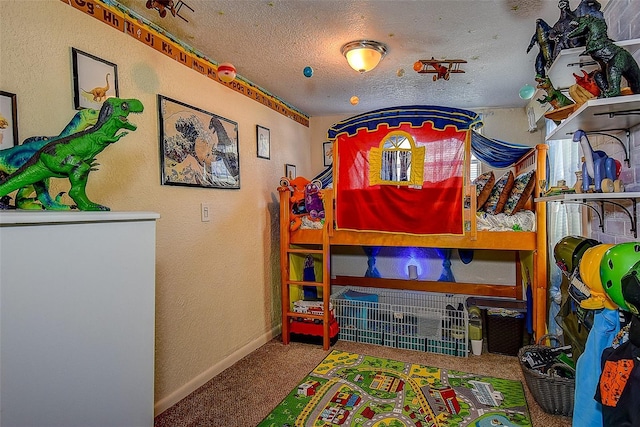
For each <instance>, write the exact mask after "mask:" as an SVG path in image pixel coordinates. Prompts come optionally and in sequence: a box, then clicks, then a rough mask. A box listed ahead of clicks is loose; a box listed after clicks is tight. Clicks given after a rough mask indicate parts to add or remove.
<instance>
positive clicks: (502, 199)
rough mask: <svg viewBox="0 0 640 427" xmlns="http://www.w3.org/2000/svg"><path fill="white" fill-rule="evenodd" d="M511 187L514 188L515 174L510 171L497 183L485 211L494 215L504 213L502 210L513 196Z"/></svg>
mask: <svg viewBox="0 0 640 427" xmlns="http://www.w3.org/2000/svg"><path fill="white" fill-rule="evenodd" d="M511 187H513V172H511V171H508V172H507V173H505V174H504V175H502V176H501V177H500V179H498V180H497V181H496V183H495V185H494V186H493V189H492V190H491V194H490V195H489V199H488V200H487V203H486V205H485V206H484V210H485V211H486V212H487V213H490V214H493V215H495V214H499V213H500V212H502V208H503V207H504V204H505V203H506V202H507V199H508V198H509V194H511Z"/></svg>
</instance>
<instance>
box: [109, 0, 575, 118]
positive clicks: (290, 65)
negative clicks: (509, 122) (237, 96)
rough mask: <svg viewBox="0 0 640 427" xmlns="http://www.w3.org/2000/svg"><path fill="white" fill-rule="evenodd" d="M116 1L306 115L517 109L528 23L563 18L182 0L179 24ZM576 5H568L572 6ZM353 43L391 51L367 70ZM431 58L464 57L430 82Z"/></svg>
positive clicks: (503, 10)
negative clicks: (354, 65)
mask: <svg viewBox="0 0 640 427" xmlns="http://www.w3.org/2000/svg"><path fill="white" fill-rule="evenodd" d="M118 2H119V3H120V4H122V5H124V6H126V7H127V8H129V9H131V10H132V11H134V12H136V13H138V14H139V15H141V16H142V17H144V18H146V19H148V20H150V21H151V22H153V23H154V24H156V25H158V26H159V27H161V28H163V29H164V30H165V31H167V32H168V33H170V34H172V35H174V36H175V37H177V38H178V39H180V40H181V41H183V42H184V43H186V44H188V45H190V46H191V47H193V48H195V49H197V50H199V51H200V52H202V53H203V54H205V55H206V56H207V57H208V58H209V59H210V60H212V61H214V62H216V63H222V62H231V63H232V64H233V65H234V66H235V67H236V69H237V71H238V74H240V75H241V76H242V77H243V78H245V79H247V80H249V81H251V82H252V83H254V84H256V85H257V86H260V87H262V88H263V89H265V90H267V91H268V92H270V93H271V94H273V95H275V96H277V97H278V98H280V99H282V100H283V101H285V102H287V103H288V104H290V105H292V106H293V107H295V108H297V109H298V110H300V111H302V112H303V113H305V114H307V115H309V116H322V115H334V114H340V115H344V114H358V113H361V112H365V111H370V110H374V109H378V108H383V107H391V106H395V105H410V104H433V105H442V106H449V107H458V108H466V109H472V110H473V109H478V108H486V107H493V108H500V107H502V108H510V107H524V106H525V105H526V101H524V100H522V99H520V98H519V97H518V90H519V89H520V87H521V86H522V85H524V84H525V83H528V84H531V85H533V84H534V81H533V78H534V75H535V71H534V62H535V57H536V55H537V53H538V48H537V46H535V47H534V48H533V49H532V50H531V52H530V53H529V54H527V53H526V50H527V46H528V45H529V42H530V40H531V37H532V36H533V33H534V30H535V20H536V19H537V18H543V19H544V20H545V21H547V23H549V24H550V25H553V24H554V23H555V22H556V21H557V20H558V18H559V16H560V12H559V9H558V1H557V0H444V1H435V0H415V1H408V0H375V1H349V0H340V1H334V0H315V1H314V0H268V1H264V0H252V1H249V0H185V4H186V5H188V6H189V7H191V8H192V9H193V10H194V11H193V12H192V11H191V10H189V9H188V8H187V7H186V6H184V5H183V6H182V7H181V9H180V11H179V15H181V16H182V17H183V18H184V19H186V21H188V22H186V21H185V20H184V19H181V18H180V16H175V17H174V16H172V15H171V13H168V14H167V15H166V17H164V18H161V17H160V16H159V14H158V12H157V11H155V10H153V9H147V8H146V1H145V0H119V1H118ZM176 3H177V0H176ZM578 3H579V1H578V0H571V8H572V9H575V7H576V6H577V5H578ZM357 39H370V40H377V41H380V42H383V43H385V44H386V45H387V46H388V54H387V56H386V57H385V58H384V59H383V60H382V62H381V63H380V65H379V66H378V67H377V68H375V69H374V70H373V71H370V72H368V73H365V74H359V73H357V72H356V71H354V70H352V69H351V68H350V67H349V66H348V64H347V62H346V60H345V58H344V57H343V56H342V55H341V53H340V48H341V46H342V45H343V44H344V43H346V42H348V41H351V40H357ZM431 57H434V58H436V59H445V58H448V59H464V60H467V61H468V63H467V64H462V66H461V69H463V70H464V71H465V73H464V74H452V75H451V78H450V79H449V80H448V81H445V80H438V81H436V82H434V81H433V80H432V78H433V74H418V73H416V72H415V71H414V70H413V64H414V63H415V62H416V61H417V60H419V59H429V58H431ZM307 66H310V67H312V68H313V70H314V72H313V76H312V77H310V78H307V77H305V76H304V74H303V70H304V68H305V67H307ZM399 70H404V75H402V72H401V71H399ZM353 95H356V96H358V97H359V99H360V102H359V104H358V105H356V106H353V105H351V104H350V102H349V99H350V98H351V97H352V96H353Z"/></svg>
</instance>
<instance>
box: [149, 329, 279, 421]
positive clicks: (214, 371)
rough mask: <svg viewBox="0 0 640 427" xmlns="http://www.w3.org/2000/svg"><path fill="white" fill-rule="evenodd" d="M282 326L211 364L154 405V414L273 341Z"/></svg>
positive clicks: (158, 413) (156, 414) (164, 409)
mask: <svg viewBox="0 0 640 427" xmlns="http://www.w3.org/2000/svg"><path fill="white" fill-rule="evenodd" d="M280 331H281V327H280V325H278V326H276V327H275V328H273V329H271V330H270V331H269V332H266V333H265V334H263V335H262V336H260V337H258V338H256V339H255V340H253V341H251V342H250V343H248V344H247V345H245V346H244V347H242V348H240V349H238V350H236V351H234V352H233V353H231V354H230V355H229V356H227V357H225V358H224V359H222V360H221V361H220V362H218V363H216V364H215V365H213V366H211V367H210V368H209V369H207V370H206V371H204V372H203V373H201V374H200V375H198V376H197V377H195V378H193V379H192V380H191V381H189V382H187V383H186V384H185V385H183V386H182V387H180V388H179V389H177V390H176V391H174V392H173V393H171V394H169V395H168V396H167V397H165V398H163V399H160V400H159V401H157V402H156V403H155V405H154V408H153V410H154V414H155V415H154V416H158V415H160V414H161V413H163V412H164V411H166V410H167V409H169V408H170V407H172V406H173V405H175V404H176V403H178V402H179V401H181V400H182V399H184V398H185V397H187V396H188V395H190V394H191V393H193V392H194V391H195V390H197V389H198V388H199V387H201V386H203V385H204V384H206V383H207V381H209V380H211V379H212V378H213V377H215V376H216V375H218V374H219V373H220V372H222V371H224V370H225V369H227V368H228V367H230V366H232V365H233V364H234V363H236V362H237V361H239V360H240V359H242V358H243V357H245V356H247V355H249V354H250V353H252V352H253V351H255V350H257V349H258V348H260V347H262V346H263V345H264V344H266V343H267V342H269V341H271V340H272V339H273V338H274V337H276V336H278V335H279V334H280Z"/></svg>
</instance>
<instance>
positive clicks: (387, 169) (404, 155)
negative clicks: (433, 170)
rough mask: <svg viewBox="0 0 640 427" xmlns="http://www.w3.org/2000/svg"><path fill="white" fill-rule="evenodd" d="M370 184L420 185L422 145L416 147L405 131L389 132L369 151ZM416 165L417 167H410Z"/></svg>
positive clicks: (422, 162) (422, 156)
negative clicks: (377, 145) (378, 144)
mask: <svg viewBox="0 0 640 427" xmlns="http://www.w3.org/2000/svg"><path fill="white" fill-rule="evenodd" d="M370 161H371V169H370V170H371V174H370V177H369V180H370V183H371V185H377V184H392V185H416V186H422V176H423V167H422V166H423V165H424V147H416V145H415V142H414V140H413V138H412V137H411V135H409V134H408V133H406V132H400V131H399V132H391V133H389V134H388V135H387V136H385V138H384V139H383V140H382V142H381V143H380V146H379V147H378V148H372V149H371V153H370ZM413 165H418V166H417V167H412V166H413Z"/></svg>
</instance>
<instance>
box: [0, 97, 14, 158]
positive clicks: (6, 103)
mask: <svg viewBox="0 0 640 427" xmlns="http://www.w3.org/2000/svg"><path fill="white" fill-rule="evenodd" d="M15 145H18V104H17V103H16V95H15V94H14V93H9V92H5V91H2V90H0V150H4V149H6V148H11V147H13V146H15Z"/></svg>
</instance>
